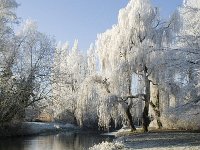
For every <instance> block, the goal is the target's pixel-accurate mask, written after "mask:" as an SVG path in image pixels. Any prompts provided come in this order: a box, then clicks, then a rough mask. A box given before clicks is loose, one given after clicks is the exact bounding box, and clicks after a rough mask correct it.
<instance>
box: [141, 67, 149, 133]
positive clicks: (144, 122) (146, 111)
mask: <svg viewBox="0 0 200 150" xmlns="http://www.w3.org/2000/svg"><path fill="white" fill-rule="evenodd" d="M144 77H145V94H146V96H145V105H144V110H143V113H142V126H143V130H144V132H148V126H149V124H150V119H149V116H148V114H149V103H150V80H149V79H148V76H147V67H146V66H145V70H144Z"/></svg>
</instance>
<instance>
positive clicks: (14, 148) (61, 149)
mask: <svg viewBox="0 0 200 150" xmlns="http://www.w3.org/2000/svg"><path fill="white" fill-rule="evenodd" d="M112 140H113V137H111V136H104V135H99V134H95V133H69V132H66V133H59V134H55V135H40V136H32V137H18V138H6V139H0V150H87V149H88V148H89V147H91V146H93V145H94V144H98V143H101V142H102V141H112Z"/></svg>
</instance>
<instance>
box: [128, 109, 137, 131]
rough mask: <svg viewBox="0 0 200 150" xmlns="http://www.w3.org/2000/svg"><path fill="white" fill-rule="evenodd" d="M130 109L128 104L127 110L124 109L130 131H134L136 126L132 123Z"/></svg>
mask: <svg viewBox="0 0 200 150" xmlns="http://www.w3.org/2000/svg"><path fill="white" fill-rule="evenodd" d="M130 109H131V107H130V106H128V108H127V110H126V115H127V118H128V123H129V126H130V128H131V132H132V131H135V130H136V128H135V126H134V123H133V117H132V115H131V112H130Z"/></svg>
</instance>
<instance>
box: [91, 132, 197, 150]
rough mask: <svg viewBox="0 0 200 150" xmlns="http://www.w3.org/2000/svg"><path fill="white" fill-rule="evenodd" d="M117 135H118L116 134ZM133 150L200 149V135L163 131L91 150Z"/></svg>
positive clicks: (97, 146)
mask: <svg viewBox="0 0 200 150" xmlns="http://www.w3.org/2000/svg"><path fill="white" fill-rule="evenodd" d="M114 134H115V135H116V133H114ZM104 149H106V150H132V149H134V150H135V149H149V150H158V149H159V150H160V149H161V150H164V149H170V150H175V149H184V150H190V149H191V150H198V149H200V133H195V132H184V131H173V132H172V131H163V132H149V133H135V134H131V135H124V136H121V137H118V138H116V140H114V142H112V143H111V142H103V143H100V144H98V145H94V146H93V147H92V148H90V150H104Z"/></svg>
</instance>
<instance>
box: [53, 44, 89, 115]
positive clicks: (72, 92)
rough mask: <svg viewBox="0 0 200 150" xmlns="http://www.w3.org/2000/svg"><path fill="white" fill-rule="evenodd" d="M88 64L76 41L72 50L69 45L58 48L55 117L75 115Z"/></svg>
mask: <svg viewBox="0 0 200 150" xmlns="http://www.w3.org/2000/svg"><path fill="white" fill-rule="evenodd" d="M86 68H87V62H86V58H85V56H84V55H82V54H81V52H80V51H79V49H78V41H77V40H75V42H74V45H73V47H72V49H71V50H70V49H69V45H68V43H66V44H63V45H62V44H61V45H60V46H58V47H57V49H56V52H55V55H54V66H53V103H54V104H53V107H55V106H57V107H55V108H54V111H55V112H54V116H55V117H57V116H58V115H59V114H60V113H62V112H64V111H69V112H71V113H72V114H73V115H75V110H76V107H77V106H76V105H77V100H78V93H79V90H80V87H81V84H82V82H83V80H84V79H85V77H86V73H87V70H86Z"/></svg>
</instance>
